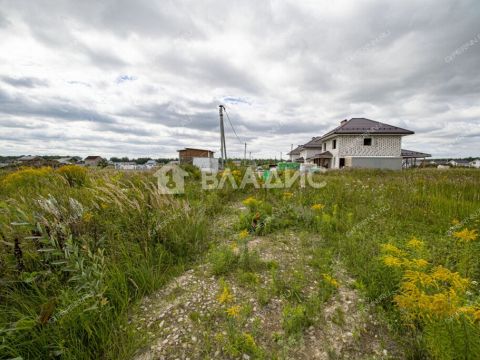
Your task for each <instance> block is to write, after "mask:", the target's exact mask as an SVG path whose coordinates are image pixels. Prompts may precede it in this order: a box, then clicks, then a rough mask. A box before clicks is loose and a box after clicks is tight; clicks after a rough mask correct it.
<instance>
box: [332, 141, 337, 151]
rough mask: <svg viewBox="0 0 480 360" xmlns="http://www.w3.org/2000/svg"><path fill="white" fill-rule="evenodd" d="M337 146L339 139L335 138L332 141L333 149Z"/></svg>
mask: <svg viewBox="0 0 480 360" xmlns="http://www.w3.org/2000/svg"><path fill="white" fill-rule="evenodd" d="M336 148H337V140H333V141H332V149H336Z"/></svg>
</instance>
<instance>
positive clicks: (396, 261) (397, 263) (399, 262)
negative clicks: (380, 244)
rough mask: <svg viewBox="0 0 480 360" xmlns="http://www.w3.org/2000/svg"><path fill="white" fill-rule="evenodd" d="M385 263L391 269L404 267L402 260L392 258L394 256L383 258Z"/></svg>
mask: <svg viewBox="0 0 480 360" xmlns="http://www.w3.org/2000/svg"><path fill="white" fill-rule="evenodd" d="M382 260H383V263H384V264H385V265H387V266H390V267H400V266H402V260H401V259H399V258H397V257H395V256H392V255H385V256H384V257H383V258H382Z"/></svg>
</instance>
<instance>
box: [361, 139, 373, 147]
mask: <svg viewBox="0 0 480 360" xmlns="http://www.w3.org/2000/svg"><path fill="white" fill-rule="evenodd" d="M363 146H372V138H364V139H363Z"/></svg>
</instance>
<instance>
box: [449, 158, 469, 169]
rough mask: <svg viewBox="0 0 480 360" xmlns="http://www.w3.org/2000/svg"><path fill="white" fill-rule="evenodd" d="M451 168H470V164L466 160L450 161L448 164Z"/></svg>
mask: <svg viewBox="0 0 480 360" xmlns="http://www.w3.org/2000/svg"><path fill="white" fill-rule="evenodd" d="M448 163H449V164H450V165H452V166H458V167H470V163H469V162H468V160H461V159H460V160H450V161H449V162H448Z"/></svg>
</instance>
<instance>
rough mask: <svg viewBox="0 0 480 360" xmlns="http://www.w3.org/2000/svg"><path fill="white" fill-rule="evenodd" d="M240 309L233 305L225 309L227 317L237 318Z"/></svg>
mask: <svg viewBox="0 0 480 360" xmlns="http://www.w3.org/2000/svg"><path fill="white" fill-rule="evenodd" d="M240 310H241V307H240V306H239V305H234V306H232V307H229V308H228V309H227V315H228V316H230V317H232V318H237V317H238V316H239V315H240Z"/></svg>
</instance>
